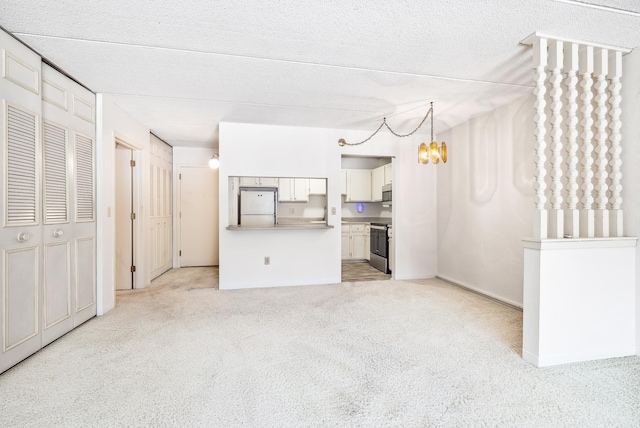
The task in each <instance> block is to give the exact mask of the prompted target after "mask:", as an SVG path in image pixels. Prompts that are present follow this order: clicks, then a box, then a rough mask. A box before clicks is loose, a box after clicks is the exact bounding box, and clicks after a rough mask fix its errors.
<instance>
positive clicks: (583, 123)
mask: <svg viewBox="0 0 640 428" xmlns="http://www.w3.org/2000/svg"><path fill="white" fill-rule="evenodd" d="M579 71H580V89H581V94H580V101H581V105H582V108H581V109H580V117H581V120H580V128H581V130H582V132H581V133H580V152H581V153H582V160H581V162H580V166H581V168H580V169H581V172H580V179H581V184H580V192H581V197H580V203H581V208H582V209H581V210H580V237H581V238H593V237H594V236H595V219H594V211H593V202H594V201H593V128H592V127H593V105H592V104H591V103H592V101H593V76H592V73H593V47H592V46H584V45H583V46H581V47H580V69H579Z"/></svg>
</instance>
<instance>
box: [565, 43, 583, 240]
mask: <svg viewBox="0 0 640 428" xmlns="http://www.w3.org/2000/svg"><path fill="white" fill-rule="evenodd" d="M564 69H565V72H566V73H567V77H566V79H565V82H566V86H567V93H566V98H567V109H566V111H567V145H566V165H567V210H566V211H565V213H564V231H565V234H566V235H570V236H571V237H575V238H577V237H578V236H579V235H580V213H579V211H578V168H577V166H578V116H577V114H576V113H577V111H578V103H577V99H578V89H577V84H578V77H577V76H576V73H577V71H578V44H577V43H566V44H565V46H564Z"/></svg>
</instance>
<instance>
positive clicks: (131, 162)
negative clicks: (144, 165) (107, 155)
mask: <svg viewBox="0 0 640 428" xmlns="http://www.w3.org/2000/svg"><path fill="white" fill-rule="evenodd" d="M129 164H130V165H131V166H132V167H134V166H136V161H134V160H133V159H131V161H129Z"/></svg>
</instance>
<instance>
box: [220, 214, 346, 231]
mask: <svg viewBox="0 0 640 428" xmlns="http://www.w3.org/2000/svg"><path fill="white" fill-rule="evenodd" d="M275 229H278V230H309V229H333V226H332V225H329V224H327V222H326V221H325V220H322V219H320V218H318V219H316V218H287V217H282V218H278V224H274V225H273V226H242V225H240V226H228V227H227V230H275Z"/></svg>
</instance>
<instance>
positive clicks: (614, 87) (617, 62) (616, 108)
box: [609, 51, 623, 236]
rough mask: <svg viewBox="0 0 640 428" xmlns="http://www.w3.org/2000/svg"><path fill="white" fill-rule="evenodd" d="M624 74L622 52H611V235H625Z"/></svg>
mask: <svg viewBox="0 0 640 428" xmlns="http://www.w3.org/2000/svg"><path fill="white" fill-rule="evenodd" d="M621 76H622V52H615V51H610V52H609V78H610V79H611V83H610V84H609V95H610V96H609V131H610V132H609V145H610V148H609V154H610V155H611V159H610V162H609V167H610V175H609V178H610V179H611V188H610V190H611V198H610V199H609V202H610V203H611V210H610V211H609V227H610V229H609V233H610V236H623V228H622V209H621V205H622V184H620V180H621V179H622V172H621V171H620V165H622V160H621V159H620V153H622V148H621V147H620V141H621V140H622V136H621V135H620V128H621V127H622V122H621V121H620V114H621V110H620V102H621V97H620V89H621V87H622V85H621V84H620V77H621Z"/></svg>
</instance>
